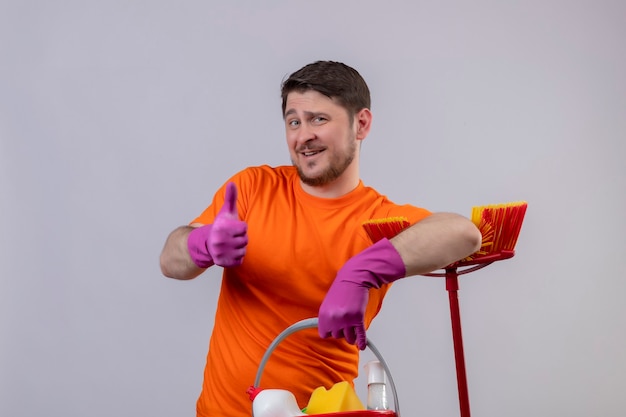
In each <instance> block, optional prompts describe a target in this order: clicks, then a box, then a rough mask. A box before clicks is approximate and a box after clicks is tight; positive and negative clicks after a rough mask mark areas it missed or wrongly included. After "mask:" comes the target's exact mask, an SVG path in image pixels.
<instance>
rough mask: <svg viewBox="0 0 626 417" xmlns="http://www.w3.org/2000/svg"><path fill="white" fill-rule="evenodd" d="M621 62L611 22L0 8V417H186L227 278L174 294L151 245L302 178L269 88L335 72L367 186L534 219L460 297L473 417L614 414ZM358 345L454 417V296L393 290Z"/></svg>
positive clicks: (618, 26)
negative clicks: (363, 103) (268, 183)
mask: <svg viewBox="0 0 626 417" xmlns="http://www.w3.org/2000/svg"><path fill="white" fill-rule="evenodd" d="M625 40H626V3H624V2H623V1H619V0H616V1H591V0H588V1H556V0H543V1H526V2H513V1H486V0H478V1H474V2H465V1H440V2H434V1H433V2H425V1H384V2H383V1H363V0H358V1H348V0H342V1H327V0H322V1H318V2H305V1H297V0H291V1H238V2H237V1H233V2H226V1H224V2H216V1H214V2H211V1H199V0H196V1H169V2H166V1H147V0H146V1H121V0H116V1H99V2H96V1H28V0H24V1H9V0H3V1H1V2H0V337H1V341H0V415H1V416H11V417H31V416H50V417H52V416H59V417H61V416H62V417H74V416H76V417H79V416H90V417H99V416H102V417H104V416H107V417H108V416H153V417H161V416H164V417H165V416H191V415H194V413H195V400H196V398H197V395H198V393H199V389H200V385H201V378H202V369H203V366H204V358H205V355H206V349H207V343H208V339H209V335H210V332H211V328H212V320H213V312H214V309H215V301H216V297H217V291H218V288H219V277H220V272H221V271H220V270H219V268H215V269H213V270H211V271H210V272H208V273H206V274H204V275H203V276H202V277H200V278H198V279H196V280H193V281H191V282H178V281H174V280H168V279H166V278H164V277H162V276H161V274H160V271H159V267H158V256H159V253H160V250H161V248H162V245H163V242H164V241H165V238H166V236H167V234H168V233H169V232H170V231H171V230H172V229H174V228H175V227H176V226H178V225H181V224H185V223H187V222H188V221H190V220H191V219H192V218H194V217H195V216H196V215H197V214H199V213H200V212H201V211H202V210H203V209H204V208H205V206H206V205H207V204H208V203H209V201H210V199H211V197H212V194H213V192H214V190H215V189H216V188H217V187H218V186H219V185H220V184H221V183H222V182H223V181H224V180H225V179H226V178H227V177H228V176H230V175H231V174H233V173H234V172H236V171H238V170H240V169H242V168H244V167H245V166H248V165H259V164H264V163H267V164H270V165H278V164H288V163H289V158H288V153H287V149H286V146H285V143H284V132H283V125H282V119H281V114H280V97H279V87H280V82H281V81H282V79H283V77H285V76H286V75H288V74H289V73H291V72H293V71H294V70H296V69H298V68H300V67H301V66H303V65H305V64H307V63H309V62H312V61H315V60H318V59H332V60H339V61H343V62H346V63H347V64H349V65H351V66H354V67H355V68H357V69H358V70H359V71H360V72H361V74H362V75H363V76H364V77H365V79H366V80H367V81H368V83H369V85H370V88H371V91H372V98H373V112H374V127H373V130H372V132H371V134H370V136H369V137H368V138H367V139H366V141H365V143H364V144H363V159H362V177H363V179H364V181H365V182H366V184H368V185H371V186H374V187H376V188H378V189H379V190H380V191H381V192H383V193H384V194H387V195H388V196H389V197H390V198H391V199H392V200H394V201H396V202H399V203H412V204H415V205H419V206H423V207H427V208H429V209H431V210H434V211H455V212H459V213H462V214H465V215H468V216H469V214H470V212H471V208H472V207H473V206H476V205H485V204H492V203H502V202H510V201H517V200H527V201H528V203H529V208H528V212H527V214H526V220H525V222H524V226H523V228H522V232H521V235H520V239H519V242H518V245H517V248H516V249H517V254H516V256H515V257H514V258H513V259H511V260H508V261H505V262H500V263H496V264H493V265H492V266H490V267H488V268H486V269H484V270H482V271H479V272H476V273H473V274H471V275H468V276H465V277H462V278H461V291H460V303H461V315H462V320H463V332H464V336H465V355H466V361H467V372H468V383H469V391H470V402H471V407H472V413H473V415H475V416H481V417H500V416H507V417H529V416H533V417H537V416H568V417H575V416H603V417H609V416H623V415H624V414H625V413H626V411H625V410H624V407H625V406H626V396H624V392H625V391H626V353H625V352H626V331H625V328H626V326H625V325H626V303H625V302H624V299H625V297H626V279H625V278H626V267H625V265H626V262H625V260H624V255H625V253H626V238H625V237H624V232H626V223H625V221H624V214H625V213H626V210H625V209H626V204H625V202H624V194H625V190H626V175H625V174H626V168H625V166H624V162H623V160H624V158H625V157H626V145H625V142H626V75H625V74H626V47H625ZM369 337H370V338H371V339H372V340H373V341H375V342H376V345H377V346H378V348H379V349H380V350H381V351H382V352H383V355H384V356H385V357H386V359H387V360H388V362H389V365H390V367H391V369H392V371H393V374H394V378H395V380H396V383H397V385H398V388H399V396H400V401H401V405H402V411H403V414H404V415H405V416H411V417H412V416H429V417H431V416H432V417H434V416H442V417H443V416H454V415H458V412H459V411H458V399H457V392H456V379H455V373H454V359H453V351H452V340H451V332H450V317H449V310H448V301H447V293H446V291H445V289H444V283H443V280H441V279H439V278H426V277H415V278H411V279H405V280H402V281H400V282H398V284H397V285H396V286H395V287H394V288H393V290H392V291H391V293H390V295H389V297H388V298H387V300H386V302H385V305H384V306H383V310H382V312H381V314H380V316H379V317H378V319H377V321H375V323H374V324H373V326H372V328H371V331H370V332H369ZM242 395H245V394H243V393H242Z"/></svg>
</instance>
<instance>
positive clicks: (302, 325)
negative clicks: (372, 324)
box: [254, 317, 400, 417]
mask: <svg viewBox="0 0 626 417" xmlns="http://www.w3.org/2000/svg"><path fill="white" fill-rule="evenodd" d="M317 323H318V319H317V317H312V318H309V319H304V320H300V321H299V322H296V323H294V324H292V325H291V326H289V327H287V328H286V329H285V330H283V331H282V332H281V333H280V334H279V335H278V336H276V338H275V339H274V340H273V341H272V343H270V345H269V346H268V348H267V350H266V351H265V354H264V355H263V358H261V362H260V364H259V369H258V370H257V373H256V378H255V379H254V388H258V387H259V385H260V382H261V376H262V375H263V370H264V369H265V364H266V363H267V361H268V360H269V358H270V356H271V354H272V352H273V351H274V349H276V346H278V344H279V343H280V342H282V341H283V340H284V339H285V338H286V337H287V336H289V335H290V334H292V333H295V332H297V331H299V330H304V329H311V328H316V327H317ZM367 347H368V348H369V349H370V351H371V352H372V353H373V354H374V356H376V358H377V359H378V360H379V361H380V364H381V365H382V366H383V368H384V369H385V374H387V379H388V380H389V386H390V387H391V394H392V396H393V404H394V407H395V412H396V417H400V405H399V403H398V393H397V391H396V384H395V383H394V382H393V378H392V376H391V371H390V370H389V367H388V366H387V362H385V359H383V356H382V355H381V354H380V351H379V350H378V349H377V348H376V346H375V345H374V344H373V343H372V341H371V340H370V339H369V338H368V339H367Z"/></svg>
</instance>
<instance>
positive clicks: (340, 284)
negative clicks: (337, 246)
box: [317, 239, 406, 350]
mask: <svg viewBox="0 0 626 417" xmlns="http://www.w3.org/2000/svg"><path fill="white" fill-rule="evenodd" d="M405 275H406V267H405V266H404V262H403V261H402V258H401V257H400V254H399V253H398V251H397V250H396V248H394V247H393V245H392V244H391V242H389V240H387V239H381V240H379V241H378V242H376V243H375V244H374V245H372V246H370V247H369V248H367V249H365V250H364V251H362V252H360V253H358V254H357V255H355V256H353V257H352V258H350V259H349V260H348V262H346V263H345V265H344V266H343V267H342V268H341V269H340V270H339V272H338V273H337V277H336V278H335V281H334V282H333V284H332V285H331V286H330V289H329V290H328V293H326V297H325V298H324V301H322V305H321V306H320V310H319V314H318V326H317V327H318V331H319V334H320V336H321V337H330V336H332V337H335V338H341V337H345V339H346V341H347V342H348V343H350V344H355V343H356V345H357V346H358V348H359V349H361V350H363V349H365V347H366V345H367V337H366V335H365V324H364V322H363V321H364V317H365V309H366V307H367V301H368V299H369V290H370V288H380V286H381V285H382V284H387V283H390V282H393V281H395V280H397V279H399V278H403V277H404V276H405Z"/></svg>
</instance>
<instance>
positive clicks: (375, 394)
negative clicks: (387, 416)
mask: <svg viewBox="0 0 626 417" xmlns="http://www.w3.org/2000/svg"><path fill="white" fill-rule="evenodd" d="M365 372H367V409H368V410H387V409H388V408H389V405H388V404H387V385H386V384H385V369H384V368H383V366H382V365H381V363H380V361H369V362H368V363H366V364H365Z"/></svg>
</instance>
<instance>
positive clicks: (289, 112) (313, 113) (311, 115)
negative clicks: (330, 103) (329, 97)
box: [283, 109, 326, 118]
mask: <svg viewBox="0 0 626 417" xmlns="http://www.w3.org/2000/svg"><path fill="white" fill-rule="evenodd" d="M303 113H304V116H305V117H313V116H319V115H320V114H322V115H325V114H326V113H324V112H321V111H318V112H313V111H306V110H305V111H304V112H303ZM292 114H296V109H289V110H287V111H286V112H285V115H284V116H283V118H286V117H287V116H291V115H292Z"/></svg>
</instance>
